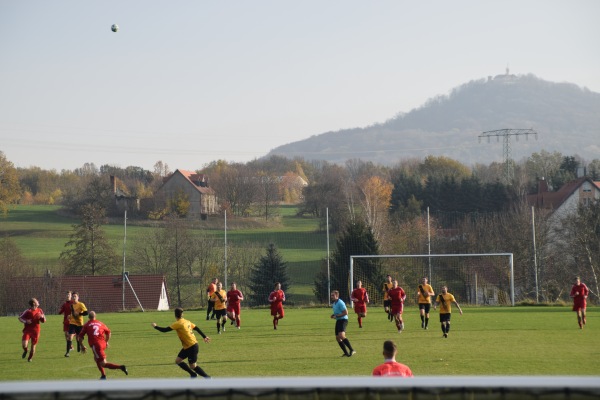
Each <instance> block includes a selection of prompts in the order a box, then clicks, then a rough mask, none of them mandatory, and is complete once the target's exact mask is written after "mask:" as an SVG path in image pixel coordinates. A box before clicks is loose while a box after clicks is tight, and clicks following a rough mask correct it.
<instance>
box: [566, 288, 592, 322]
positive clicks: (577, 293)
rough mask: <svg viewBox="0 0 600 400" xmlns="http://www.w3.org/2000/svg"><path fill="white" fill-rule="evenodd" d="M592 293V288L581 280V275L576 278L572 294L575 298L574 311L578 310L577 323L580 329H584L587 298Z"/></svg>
mask: <svg viewBox="0 0 600 400" xmlns="http://www.w3.org/2000/svg"><path fill="white" fill-rule="evenodd" d="M589 293H590V290H589V289H588V287H587V286H586V285H585V283H583V282H581V279H580V278H579V277H576V278H575V284H574V285H573V287H572V288H571V294H570V296H571V297H572V298H573V311H575V312H577V323H578V324H579V329H583V327H584V326H585V323H586V316H585V309H586V299H587V297H588V295H589Z"/></svg>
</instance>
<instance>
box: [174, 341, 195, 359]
mask: <svg viewBox="0 0 600 400" xmlns="http://www.w3.org/2000/svg"><path fill="white" fill-rule="evenodd" d="M177 357H179V358H181V359H182V360H185V359H186V358H187V360H188V362H189V363H190V364H195V363H196V361H198V343H196V344H195V345H193V346H192V347H188V348H187V349H181V351H180V352H179V354H177Z"/></svg>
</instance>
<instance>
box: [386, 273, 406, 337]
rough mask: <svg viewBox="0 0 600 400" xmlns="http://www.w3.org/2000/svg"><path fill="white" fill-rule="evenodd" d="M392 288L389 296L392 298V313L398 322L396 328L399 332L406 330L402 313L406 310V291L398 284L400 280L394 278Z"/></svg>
mask: <svg viewBox="0 0 600 400" xmlns="http://www.w3.org/2000/svg"><path fill="white" fill-rule="evenodd" d="M392 285H393V286H392V288H391V289H390V290H388V297H389V299H390V300H391V302H392V304H391V309H392V311H391V312H392V315H393V316H394V321H395V322H396V328H397V329H398V333H402V331H403V330H404V321H403V320H402V313H403V311H404V300H405V299H406V292H404V289H402V288H401V287H400V286H398V280H396V279H394V281H393V282H392Z"/></svg>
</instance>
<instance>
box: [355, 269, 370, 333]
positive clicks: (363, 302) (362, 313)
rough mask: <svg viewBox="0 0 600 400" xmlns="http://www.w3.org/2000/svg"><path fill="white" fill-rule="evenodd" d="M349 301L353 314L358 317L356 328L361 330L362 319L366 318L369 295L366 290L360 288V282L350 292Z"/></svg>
mask: <svg viewBox="0 0 600 400" xmlns="http://www.w3.org/2000/svg"><path fill="white" fill-rule="evenodd" d="M350 300H352V302H353V303H354V313H356V315H357V316H358V327H359V328H362V319H363V318H365V317H366V316H367V303H368V302H369V294H368V293H367V289H365V288H364V287H362V282H361V281H358V282H356V289H354V290H353V291H352V294H351V295H350Z"/></svg>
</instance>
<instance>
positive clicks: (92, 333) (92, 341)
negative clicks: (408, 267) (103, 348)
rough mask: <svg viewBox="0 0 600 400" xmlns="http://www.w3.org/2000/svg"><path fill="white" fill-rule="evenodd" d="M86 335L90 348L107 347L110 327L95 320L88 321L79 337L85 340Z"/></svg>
mask: <svg viewBox="0 0 600 400" xmlns="http://www.w3.org/2000/svg"><path fill="white" fill-rule="evenodd" d="M86 334H87V335H88V344H89V345H90V346H94V345H105V344H106V334H110V329H108V326H106V325H104V323H103V322H100V321H98V320H97V319H95V320H93V321H88V322H86V323H85V325H83V328H82V329H81V333H80V334H79V337H80V338H81V339H83V338H84V337H85V335H86Z"/></svg>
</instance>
